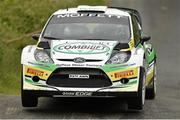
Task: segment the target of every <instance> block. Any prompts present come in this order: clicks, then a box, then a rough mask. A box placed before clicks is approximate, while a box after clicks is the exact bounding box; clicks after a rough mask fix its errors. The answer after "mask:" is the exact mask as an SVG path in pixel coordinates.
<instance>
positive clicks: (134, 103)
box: [128, 67, 146, 110]
mask: <svg viewBox="0 0 180 120" xmlns="http://www.w3.org/2000/svg"><path fill="white" fill-rule="evenodd" d="M145 79H146V75H145V70H144V68H142V67H141V68H140V80H139V90H138V97H136V98H132V99H130V100H128V109H134V110H142V109H143V106H144V103H145V94H146V89H145Z"/></svg>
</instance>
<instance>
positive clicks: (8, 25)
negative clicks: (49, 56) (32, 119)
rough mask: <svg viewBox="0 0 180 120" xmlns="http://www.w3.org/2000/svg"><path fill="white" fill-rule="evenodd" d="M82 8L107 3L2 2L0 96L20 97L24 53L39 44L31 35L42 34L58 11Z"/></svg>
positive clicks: (75, 0) (74, 0) (83, 0)
mask: <svg viewBox="0 0 180 120" xmlns="http://www.w3.org/2000/svg"><path fill="white" fill-rule="evenodd" d="M82 4H83V5H105V4H106V0H0V93H4V94H16V95H17V94H19V93H20V84H21V82H20V80H21V74H20V73H21V64H20V58H21V51H22V49H23V47H25V46H26V45H28V44H36V41H33V40H32V39H31V34H32V33H36V32H40V31H41V29H42V28H43V26H44V24H45V23H46V21H47V19H48V18H49V16H50V15H51V14H52V13H53V12H55V11H56V10H58V9H60V8H67V7H73V6H77V5H82Z"/></svg>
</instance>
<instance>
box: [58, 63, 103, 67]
mask: <svg viewBox="0 0 180 120" xmlns="http://www.w3.org/2000/svg"><path fill="white" fill-rule="evenodd" d="M56 65H57V66H58V67H101V66H102V65H95V64H56Z"/></svg>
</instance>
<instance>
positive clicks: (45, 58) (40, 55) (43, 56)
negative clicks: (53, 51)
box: [34, 51, 53, 63]
mask: <svg viewBox="0 0 180 120" xmlns="http://www.w3.org/2000/svg"><path fill="white" fill-rule="evenodd" d="M34 56H35V59H36V60H37V61H39V62H44V63H53V61H52V59H51V58H50V57H49V55H48V54H47V53H46V52H44V51H37V52H35V55H34Z"/></svg>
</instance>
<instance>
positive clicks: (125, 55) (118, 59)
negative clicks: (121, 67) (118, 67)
mask: <svg viewBox="0 0 180 120" xmlns="http://www.w3.org/2000/svg"><path fill="white" fill-rule="evenodd" d="M130 56H131V55H130V53H129V52H118V53H116V54H115V55H114V56H112V57H111V58H110V59H109V60H108V61H107V62H106V64H122V63H125V62H127V61H128V60H129V58H130Z"/></svg>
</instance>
